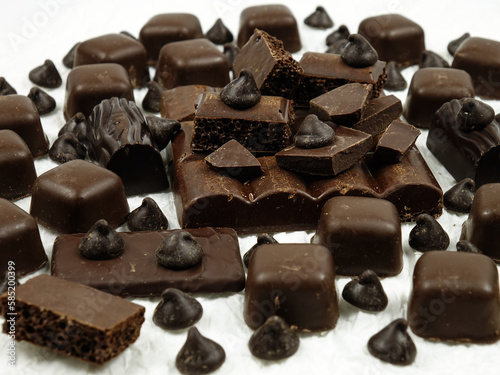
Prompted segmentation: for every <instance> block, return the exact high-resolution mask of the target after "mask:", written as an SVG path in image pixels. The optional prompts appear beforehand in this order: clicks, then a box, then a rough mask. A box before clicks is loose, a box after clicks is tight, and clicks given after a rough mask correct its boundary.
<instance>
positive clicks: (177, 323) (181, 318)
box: [153, 288, 203, 330]
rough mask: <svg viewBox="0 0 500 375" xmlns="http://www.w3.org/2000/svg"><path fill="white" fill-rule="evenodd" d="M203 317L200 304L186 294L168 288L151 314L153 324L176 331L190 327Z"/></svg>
mask: <svg viewBox="0 0 500 375" xmlns="http://www.w3.org/2000/svg"><path fill="white" fill-rule="evenodd" d="M202 315H203V307H202V306H201V304H200V303H199V302H198V301H197V300H195V299H194V298H192V297H190V296H189V295H188V294H186V293H184V292H182V291H180V290H179V289H175V288H168V289H165V290H164V291H163V293H162V294H161V301H160V303H159V304H158V306H156V308H155V311H154V313H153V322H154V323H155V324H156V325H157V326H158V327H161V328H163V329H167V330H176V329H183V328H188V327H191V326H192V325H193V324H195V323H196V322H197V321H198V320H200V319H201V316H202Z"/></svg>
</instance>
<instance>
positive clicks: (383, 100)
mask: <svg viewBox="0 0 500 375" xmlns="http://www.w3.org/2000/svg"><path fill="white" fill-rule="evenodd" d="M401 113H403V105H402V104H401V101H400V100H399V99H398V98H397V97H396V96H394V95H387V96H381V97H379V98H376V99H373V100H371V101H369V102H368V104H367V105H366V107H365V112H364V113H363V116H361V119H360V120H359V121H358V122H357V123H356V124H354V125H352V128H353V129H356V130H361V131H362V132H365V133H368V134H370V135H379V134H381V133H383V132H384V131H385V130H386V129H387V127H388V126H389V125H390V124H391V123H392V122H393V121H394V120H398V119H399V117H400V116H401Z"/></svg>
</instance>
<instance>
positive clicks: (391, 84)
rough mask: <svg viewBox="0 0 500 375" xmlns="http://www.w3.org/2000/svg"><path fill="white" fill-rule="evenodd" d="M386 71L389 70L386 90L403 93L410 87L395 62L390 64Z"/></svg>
mask: <svg viewBox="0 0 500 375" xmlns="http://www.w3.org/2000/svg"><path fill="white" fill-rule="evenodd" d="M385 69H386V70H387V80H386V81H385V85H384V89H386V90H392V91H402V90H404V89H405V88H406V87H407V86H408V84H407V83H406V80H405V78H404V77H403V75H402V74H401V71H400V70H399V68H398V66H397V65H396V62H395V61H390V62H388V63H387V65H386V66H385Z"/></svg>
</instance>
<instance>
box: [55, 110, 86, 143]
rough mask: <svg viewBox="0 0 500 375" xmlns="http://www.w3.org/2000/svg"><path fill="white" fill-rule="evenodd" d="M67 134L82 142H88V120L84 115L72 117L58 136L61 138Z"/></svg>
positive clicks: (79, 114) (79, 113)
mask: <svg viewBox="0 0 500 375" xmlns="http://www.w3.org/2000/svg"><path fill="white" fill-rule="evenodd" d="M67 133H71V134H74V135H75V136H76V138H77V139H78V140H79V141H80V142H83V143H86V142H87V119H86V118H85V116H84V115H83V113H81V112H78V113H77V114H76V115H74V116H73V117H71V118H70V119H69V120H68V121H67V122H66V124H64V125H63V127H62V128H61V129H60V130H59V133H57V136H58V137H60V136H61V135H63V134H67Z"/></svg>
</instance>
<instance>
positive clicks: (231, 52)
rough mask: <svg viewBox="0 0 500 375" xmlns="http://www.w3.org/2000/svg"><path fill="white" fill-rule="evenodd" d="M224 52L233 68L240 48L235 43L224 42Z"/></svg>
mask: <svg viewBox="0 0 500 375" xmlns="http://www.w3.org/2000/svg"><path fill="white" fill-rule="evenodd" d="M222 53H223V54H224V56H226V59H227V62H228V63H229V67H230V69H231V70H233V63H234V60H235V59H236V56H238V53H240V49H239V48H238V46H237V45H236V44H234V43H224V51H222Z"/></svg>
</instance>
